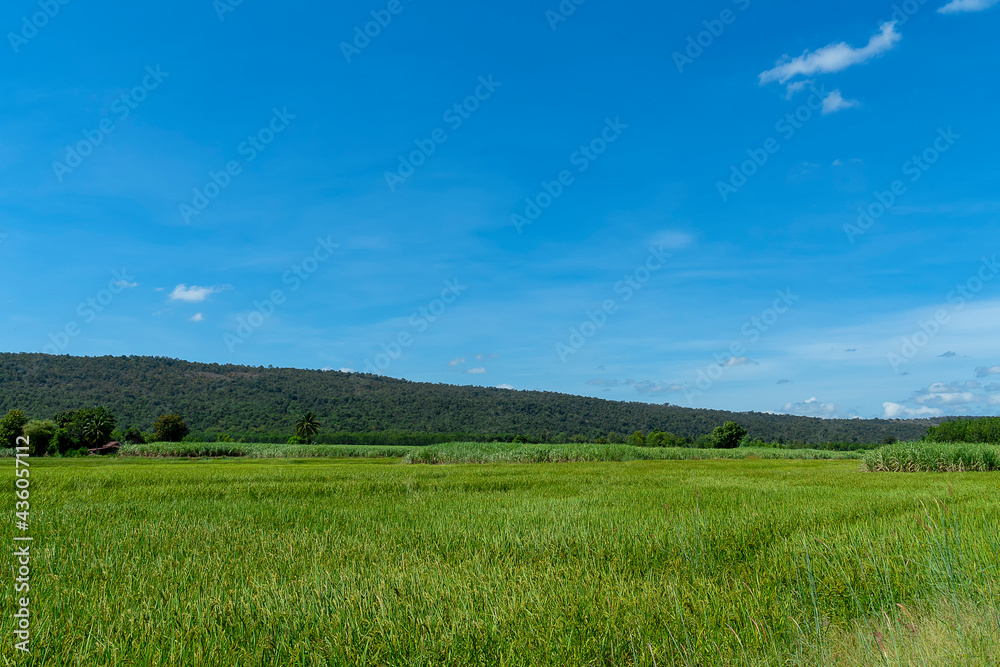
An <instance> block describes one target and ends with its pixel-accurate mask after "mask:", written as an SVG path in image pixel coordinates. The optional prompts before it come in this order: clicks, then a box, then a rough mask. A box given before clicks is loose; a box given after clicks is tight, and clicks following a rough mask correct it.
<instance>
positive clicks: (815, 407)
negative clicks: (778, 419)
mask: <svg viewBox="0 0 1000 667" xmlns="http://www.w3.org/2000/svg"><path fill="white" fill-rule="evenodd" d="M783 412H786V413H788V414H792V415H802V416H803V417H824V418H826V419H832V418H834V417H836V416H837V406H836V405H834V404H833V403H823V402H822V401H820V400H819V399H818V398H816V397H815V396H813V397H811V398H807V399H806V400H804V401H798V402H796V403H785V407H784V409H783Z"/></svg>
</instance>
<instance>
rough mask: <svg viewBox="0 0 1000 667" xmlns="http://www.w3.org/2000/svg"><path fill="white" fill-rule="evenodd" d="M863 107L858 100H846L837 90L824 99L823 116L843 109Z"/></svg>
mask: <svg viewBox="0 0 1000 667" xmlns="http://www.w3.org/2000/svg"><path fill="white" fill-rule="evenodd" d="M859 106H861V102H858V101H857V100H845V99H844V97H843V95H841V94H840V91H839V90H835V91H833V92H832V93H830V94H829V95H827V96H826V97H825V98H824V99H823V115H824V116H826V115H827V114H831V113H837V112H838V111H841V110H843V109H850V108H852V107H859Z"/></svg>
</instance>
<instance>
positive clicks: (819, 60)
mask: <svg viewBox="0 0 1000 667" xmlns="http://www.w3.org/2000/svg"><path fill="white" fill-rule="evenodd" d="M901 38H902V37H901V36H900V34H899V33H898V32H896V22H895V21H889V22H887V23H883V24H882V25H881V26H879V32H877V33H876V34H875V35H873V36H872V38H871V39H870V40H868V44H866V45H865V46H863V47H861V48H860V49H856V48H854V47H852V46H851V45H850V44H847V43H845V42H840V43H838V44H830V45H828V46H824V47H823V48H821V49H817V50H816V51H811V52H810V51H806V52H805V53H803V54H802V55H801V56H798V57H797V58H791V57H789V56H787V55H786V56H782V58H781V59H779V60H778V61H777V63H776V64H775V66H774V67H773V68H771V69H769V70H767V71H765V72H761V73H760V75H759V77H758V78H759V79H760V84H761V85H764V84H765V83H771V82H772V81H777V82H778V83H785V82H786V81H788V80H789V79H791V78H793V77H796V76H799V75H803V76H810V75H812V74H816V73H829V72H839V71H841V70H843V69H847V68H848V67H850V66H851V65H859V64H862V63H866V62H868V61H869V60H871V59H872V58H874V57H876V56H879V55H881V54H883V53H885V52H886V51H889V50H890V49H892V48H893V47H894V46H895V45H896V44H898V43H899V40H900V39H901ZM793 85H795V84H793Z"/></svg>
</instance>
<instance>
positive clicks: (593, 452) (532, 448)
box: [403, 442, 862, 463]
mask: <svg viewBox="0 0 1000 667" xmlns="http://www.w3.org/2000/svg"><path fill="white" fill-rule="evenodd" d="M861 456H862V455H861V453H860V452H837V451H825V450H818V449H771V448H765V447H760V448H757V447H739V448H736V449H693V448H688V447H634V446H631V445H615V444H608V445H597V444H574V445H509V444H498V443H482V442H460V443H449V444H446V445H429V446H427V447H415V448H413V449H412V450H411V451H410V452H408V453H407V454H406V455H405V457H404V459H403V460H404V462H406V463H561V462H582V461H592V462H593V461H657V460H697V459H747V458H749V459H860V458H861Z"/></svg>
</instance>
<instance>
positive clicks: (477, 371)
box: [466, 366, 488, 375]
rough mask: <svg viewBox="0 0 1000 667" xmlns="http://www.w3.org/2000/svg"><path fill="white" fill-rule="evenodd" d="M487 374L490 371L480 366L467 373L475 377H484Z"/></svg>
mask: <svg viewBox="0 0 1000 667" xmlns="http://www.w3.org/2000/svg"><path fill="white" fill-rule="evenodd" d="M486 372H488V371H487V370H486V369H485V368H483V367H482V366H479V367H478V368H470V369H469V370H467V371H466V373H473V374H474V375H482V374H483V373H486Z"/></svg>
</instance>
